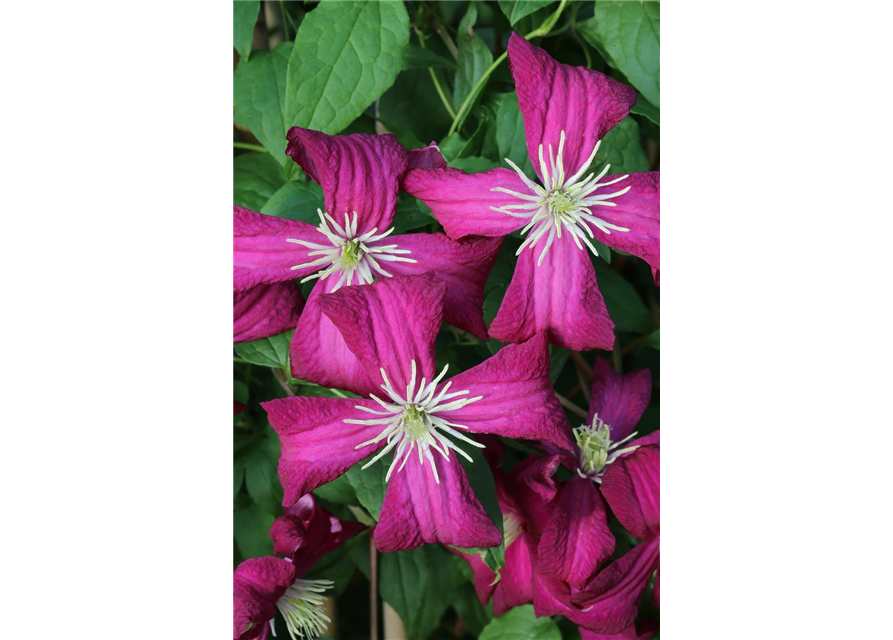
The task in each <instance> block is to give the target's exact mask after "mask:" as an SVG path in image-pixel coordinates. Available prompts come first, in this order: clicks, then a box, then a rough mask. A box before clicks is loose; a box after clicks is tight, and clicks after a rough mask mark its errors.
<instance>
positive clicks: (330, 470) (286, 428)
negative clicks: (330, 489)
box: [261, 396, 385, 506]
mask: <svg viewBox="0 0 893 640" xmlns="http://www.w3.org/2000/svg"><path fill="white" fill-rule="evenodd" d="M357 405H361V406H364V407H373V406H377V405H376V403H375V402H373V401H372V400H361V399H359V398H314V397H302V396H294V397H291V398H279V399H277V400H271V401H269V402H264V403H261V406H262V407H263V408H264V410H265V411H266V412H267V416H268V417H269V419H270V426H272V427H273V429H275V430H276V433H278V434H279V440H280V441H281V442H282V453H281V455H280V457H279V480H280V481H281V482H282V488H283V490H284V492H285V495H284V497H283V500H282V504H283V505H286V506H290V505H293V504H294V503H295V502H297V501H298V500H300V498H301V496H303V495H305V494H307V493H310V492H311V491H313V490H314V489H316V488H317V487H319V486H321V485H324V484H325V483H327V482H331V481H332V480H334V479H335V478H337V477H338V476H340V475H341V474H342V473H344V472H345V471H347V470H348V469H349V468H350V467H351V466H352V465H354V464H356V463H357V462H359V461H360V460H362V459H363V458H365V457H366V456H368V455H370V454H371V453H374V452H375V451H378V450H379V449H380V448H381V447H382V446H384V444H385V443H384V441H381V442H377V443H375V444H371V445H369V446H366V447H363V448H362V449H359V450H357V449H356V446H357V445H358V444H360V443H362V442H366V441H367V440H371V439H372V438H374V437H375V436H377V435H378V434H379V433H380V432H381V427H380V426H377V425H362V424H352V423H345V422H344V420H345V419H347V418H349V419H353V420H365V419H366V418H367V417H368V415H369V414H368V413H365V412H363V411H360V410H359V409H356V408H355V407H356V406H357Z"/></svg>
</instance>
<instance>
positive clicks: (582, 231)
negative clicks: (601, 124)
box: [490, 131, 630, 266]
mask: <svg viewBox="0 0 893 640" xmlns="http://www.w3.org/2000/svg"><path fill="white" fill-rule="evenodd" d="M600 145H601V140H599V141H598V142H596V143H595V148H594V149H593V150H592V153H591V154H590V155H589V159H588V160H586V162H584V163H583V166H581V167H580V170H579V171H577V173H575V174H574V175H572V176H571V177H570V178H567V177H566V176H565V172H564V160H563V158H562V155H563V153H564V131H562V132H561V138H560V141H559V143H558V157H557V159H556V157H555V156H553V155H552V145H551V144H550V145H549V164H548V165H546V161H545V160H544V159H543V145H540V146H539V161H540V173H541V174H542V176H543V183H544V185H545V186H544V187H541V186H540V185H538V184H536V183H535V182H534V181H533V180H531V179H530V178H528V177H527V176H526V175H524V172H523V171H522V170H521V169H520V168H519V167H518V165H516V164H515V163H514V162H512V161H511V160H509V159H508V158H506V159H505V161H506V162H508V163H509V164H510V165H511V167H512V169H514V170H515V171H516V172H517V173H518V175H519V176H520V178H521V180H523V181H524V184H525V185H527V187H528V188H529V189H530V191H532V193H518V192H517V191H511V190H510V189H506V188H504V187H494V188H493V189H491V191H501V192H503V193H507V194H509V195H512V196H515V197H516V198H520V199H521V200H524V204H510V205H505V206H503V207H490V208H491V209H492V210H493V211H498V212H499V213H505V214H507V215H510V216H512V217H514V218H530V222H529V223H528V224H527V226H526V227H524V228H523V229H522V230H521V235H524V234H525V233H527V232H528V231H531V230H532V232H531V233H530V235H529V236H527V238H526V239H525V240H524V242H523V243H522V244H521V246H520V247H519V248H518V251H517V252H516V254H515V255H519V254H520V253H521V252H522V251H523V250H524V249H525V248H527V247H530V248H531V249H533V247H535V246H536V244H537V243H538V242H539V241H540V240H541V239H542V238H543V237H545V238H546V246H545V247H544V248H543V251H542V253H540V257H539V260H537V263H536V264H537V266H539V265H541V264H542V263H543V258H544V257H545V255H546V252H547V251H548V250H549V247H551V246H552V243H553V242H554V241H555V238H561V232H562V229H563V230H565V231H567V232H568V233H569V234H570V236H571V238H573V240H574V243H576V245H577V248H578V249H580V250H581V251H585V249H583V245H581V244H580V241H581V240H582V241H583V242H584V243H585V244H586V246H587V247H589V249H590V250H591V251H592V253H593V254H595V255H598V251H596V249H595V247H594V246H592V243H591V242H589V239H587V237H586V234H589V238H592V239H595V235H594V234H593V232H592V228H591V227H592V226H594V227H596V228H597V229H599V230H601V231H602V232H604V233H606V234H608V235H610V233H611V231H612V230H613V231H629V229H625V228H623V227H618V226H616V225H613V224H610V223H609V222H606V221H605V220H602V219H601V218H599V217H597V216H596V215H594V214H593V213H592V208H593V207H596V206H602V207H616V206H617V203H615V202H610V199H611V198H616V197H617V196H622V195H623V194H624V193H626V192H627V191H629V190H630V187H626V188H625V189H621V190H620V191H616V192H614V193H602V194H595V191H596V190H597V189H600V188H602V187H607V186H608V185H612V184H615V183H617V182H620V181H621V180H625V179H626V178H628V177H629V175H624V176H618V177H616V178H614V179H613V180H610V181H608V182H601V183H600V182H599V180H601V179H602V178H603V177H604V176H605V174H606V173H607V172H608V169H609V168H610V167H611V165H610V164H607V165H605V168H604V169H602V172H601V173H599V174H598V175H597V176H596V175H595V174H594V173H590V174H589V175H588V176H586V178H585V179H584V180H582V181H581V180H580V178H581V177H582V176H583V174H584V173H586V171H587V169H589V165H591V164H592V161H593V160H594V159H595V154H596V153H597V152H598V148H599V146H600ZM550 168H551V171H550ZM590 225H591V226H590Z"/></svg>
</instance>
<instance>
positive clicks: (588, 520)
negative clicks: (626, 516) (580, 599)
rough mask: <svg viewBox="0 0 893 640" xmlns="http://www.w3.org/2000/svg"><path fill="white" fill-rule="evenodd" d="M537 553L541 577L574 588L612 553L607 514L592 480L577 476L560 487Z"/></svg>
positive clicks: (586, 579) (581, 583) (612, 543)
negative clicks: (559, 581)
mask: <svg viewBox="0 0 893 640" xmlns="http://www.w3.org/2000/svg"><path fill="white" fill-rule="evenodd" d="M537 553H538V560H539V567H540V571H541V572H542V573H543V574H545V575H547V576H551V577H553V578H558V579H560V580H563V581H564V582H567V583H568V584H570V585H571V586H574V587H577V588H580V587H582V586H583V585H585V584H586V582H587V581H588V580H589V579H590V578H591V577H592V576H593V575H594V574H595V572H596V571H598V569H599V567H601V565H602V564H603V563H604V562H605V561H606V560H607V559H608V558H610V557H611V554H613V553H614V536H613V535H612V534H611V530H610V529H609V528H608V512H607V509H605V504H604V502H603V501H602V498H601V496H600V495H599V493H598V488H597V487H596V486H595V484H594V483H593V482H592V481H591V480H589V479H588V478H581V477H579V476H577V477H575V478H572V479H571V480H570V481H568V482H567V483H566V484H565V485H564V486H563V487H562V488H561V491H560V493H559V494H558V498H557V500H556V501H555V506H554V508H553V509H552V517H551V518H550V520H549V522H548V524H547V525H546V527H545V529H544V530H543V535H542V537H541V538H540V542H539V547H538V550H537Z"/></svg>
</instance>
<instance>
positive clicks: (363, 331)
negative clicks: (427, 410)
mask: <svg viewBox="0 0 893 640" xmlns="http://www.w3.org/2000/svg"><path fill="white" fill-rule="evenodd" d="M445 295H446V285H445V284H444V283H443V281H442V280H440V279H439V278H438V277H436V276H435V275H434V274H432V273H427V274H425V275H421V276H395V277H393V278H388V279H386V280H380V281H378V282H373V283H372V284H366V285H361V286H356V287H345V288H342V289H339V290H338V291H336V292H335V293H332V294H329V295H326V296H321V297H320V298H319V304H320V306H321V307H322V310H323V311H324V312H325V314H326V315H327V316H328V317H329V319H330V320H331V321H332V322H333V323H334V324H335V326H336V327H337V328H338V330H339V331H340V332H341V335H342V336H343V337H344V341H345V342H346V343H347V346H348V348H349V349H350V350H351V351H352V352H353V354H354V355H356V357H357V359H358V360H359V363H360V365H361V366H362V367H363V368H364V370H365V371H366V372H368V374H369V376H370V378H374V379H375V380H376V381H377V384H376V388H377V387H378V385H379V384H381V377H380V374H379V368H384V370H385V372H386V373H387V375H388V380H390V382H391V384H392V385H393V386H394V388H395V389H400V388H401V387H402V388H403V389H406V386H407V384H408V383H409V381H410V377H411V373H410V372H411V367H410V363H411V361H412V360H415V363H416V367H417V374H416V381H417V382H418V381H419V380H420V378H422V377H425V378H427V379H428V380H429V381H430V380H433V379H434V375H435V372H434V340H435V339H436V338H437V333H438V332H439V331H440V325H441V322H442V321H443V305H444V297H445ZM309 306H310V305H309V302H308V307H309ZM305 313H306V312H305ZM325 355H328V354H325ZM351 390H352V391H353V389H351ZM356 393H360V391H357V392H356Z"/></svg>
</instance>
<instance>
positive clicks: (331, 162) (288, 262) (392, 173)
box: [233, 127, 501, 389]
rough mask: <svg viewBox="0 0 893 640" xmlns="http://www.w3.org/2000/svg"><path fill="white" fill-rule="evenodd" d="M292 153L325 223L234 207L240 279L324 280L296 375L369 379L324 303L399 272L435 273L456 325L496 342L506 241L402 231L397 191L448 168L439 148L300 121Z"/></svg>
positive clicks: (302, 323)
mask: <svg viewBox="0 0 893 640" xmlns="http://www.w3.org/2000/svg"><path fill="white" fill-rule="evenodd" d="M287 153H288V155H290V156H291V157H292V158H293V159H294V160H295V162H297V163H298V164H299V165H300V166H301V168H302V169H303V170H304V171H305V172H306V173H307V174H308V175H309V176H310V177H311V178H312V179H313V180H315V181H316V182H318V183H319V184H320V185H321V186H322V188H323V193H324V195H325V203H326V211H325V212H320V213H319V215H320V224H319V226H318V227H315V226H312V225H309V224H307V223H304V222H298V221H293V220H287V219H283V218H277V217H273V216H265V215H261V214H259V213H255V212H253V211H248V210H245V209H241V208H238V207H234V208H233V227H234V235H233V245H234V258H233V267H234V269H233V285H234V289H235V290H236V291H244V290H247V289H250V288H252V287H255V286H257V285H259V284H272V283H277V282H286V281H289V280H292V279H294V278H300V279H301V281H302V282H305V281H310V280H314V279H318V280H319V282H318V283H317V284H316V286H315V287H314V288H313V291H312V293H311V294H310V297H309V298H308V300H307V304H306V306H305V308H304V311H303V313H302V314H301V317H300V319H299V320H298V322H297V329H296V331H295V336H294V338H293V339H292V343H291V348H290V356H291V368H292V375H293V376H294V377H295V378H299V379H302V380H309V381H312V382H315V383H317V384H321V385H323V386H326V387H338V388H342V389H352V388H354V387H356V385H357V383H358V381H359V380H362V379H364V378H365V374H364V373H363V372H362V371H361V369H360V363H359V361H358V360H357V358H356V356H354V354H353V353H352V352H351V350H350V349H348V348H347V345H346V344H345V342H344V340H343V339H342V337H341V334H340V333H339V332H338V330H337V329H336V328H335V326H334V325H333V324H332V322H331V321H330V320H329V319H328V317H326V315H325V314H324V313H323V312H322V308H321V307H320V305H319V299H320V297H321V296H322V295H324V294H326V293H331V292H334V291H337V290H339V289H341V288H342V287H349V286H352V285H359V284H368V283H370V282H373V281H374V280H379V279H382V278H389V277H391V276H394V275H417V274H421V273H426V272H428V271H432V272H434V273H435V274H436V275H437V276H438V277H439V278H441V279H442V280H444V281H445V282H446V283H447V284H448V285H449V286H448V288H447V306H446V321H447V322H449V323H450V324H452V325H454V326H456V327H459V328H460V329H464V330H465V331H468V332H470V333H472V334H474V335H475V336H477V337H479V338H481V339H483V340H486V339H487V330H486V326H485V324H484V319H483V298H484V284H485V282H486V280H487V276H488V275H489V273H490V270H491V269H492V267H493V263H494V262H495V260H496V255H497V253H498V251H499V247H500V244H501V240H500V239H498V238H468V239H466V240H462V241H456V240H451V239H449V238H448V237H447V236H445V235H443V234H441V233H430V234H429V233H414V234H410V235H397V236H395V235H392V232H393V227H391V224H392V222H393V219H394V212H395V206H396V203H397V193H398V190H399V185H400V180H401V178H402V177H403V175H404V174H405V173H406V171H407V169H409V168H414V167H422V168H425V167H427V168H430V167H437V166H441V167H442V166H445V162H444V160H443V157H442V156H441V155H440V152H439V151H438V150H437V147H436V146H435V145H432V146H429V147H427V148H425V149H418V150H413V151H410V152H407V151H406V149H404V148H403V147H402V146H401V145H400V143H399V142H397V139H396V138H395V137H394V136H392V135H384V136H376V135H366V134H354V135H347V136H328V135H325V134H323V133H320V132H318V131H310V130H308V129H301V128H298V127H294V128H292V129H291V130H290V131H289V132H288V148H287Z"/></svg>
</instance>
